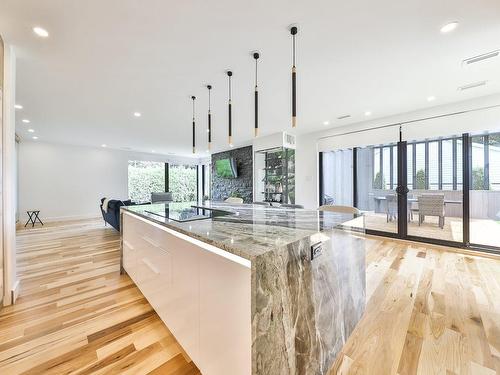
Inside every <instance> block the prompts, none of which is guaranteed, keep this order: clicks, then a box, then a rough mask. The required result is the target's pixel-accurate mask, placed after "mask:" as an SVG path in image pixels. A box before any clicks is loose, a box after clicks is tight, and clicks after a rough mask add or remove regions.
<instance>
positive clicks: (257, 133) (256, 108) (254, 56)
mask: <svg viewBox="0 0 500 375" xmlns="http://www.w3.org/2000/svg"><path fill="white" fill-rule="evenodd" d="M259 57H260V55H259V53H258V52H254V54H253V58H254V59H255V100H254V101H255V114H254V116H255V126H254V131H255V134H254V135H255V136H256V137H258V136H259V88H258V85H257V61H258V60H259Z"/></svg>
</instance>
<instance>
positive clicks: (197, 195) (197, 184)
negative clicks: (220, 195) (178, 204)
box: [196, 165, 200, 202]
mask: <svg viewBox="0 0 500 375" xmlns="http://www.w3.org/2000/svg"><path fill="white" fill-rule="evenodd" d="M199 200H200V166H199V165H196V202H199Z"/></svg>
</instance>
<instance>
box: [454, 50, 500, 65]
mask: <svg viewBox="0 0 500 375" xmlns="http://www.w3.org/2000/svg"><path fill="white" fill-rule="evenodd" d="M499 54H500V50H496V51H491V52H488V53H483V54H482V55H478V56H474V57H470V58H468V59H465V60H464V61H462V65H470V64H475V63H478V62H481V61H484V60H488V59H492V58H494V57H498V55H499Z"/></svg>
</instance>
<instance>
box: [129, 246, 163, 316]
mask: <svg viewBox="0 0 500 375" xmlns="http://www.w3.org/2000/svg"><path fill="white" fill-rule="evenodd" d="M137 277H138V281H137V285H138V286H139V288H140V289H141V292H142V293H143V294H144V296H145V297H146V298H147V300H148V301H149V303H150V304H151V306H153V308H154V309H155V310H156V312H157V313H158V314H160V311H163V310H165V308H166V306H167V305H168V303H169V302H170V299H169V297H170V289H171V284H172V256H171V254H170V252H168V251H166V250H165V249H162V248H161V247H160V246H153V245H150V244H147V242H146V244H145V246H144V248H143V251H142V252H141V254H140V256H139V257H138V258H137Z"/></svg>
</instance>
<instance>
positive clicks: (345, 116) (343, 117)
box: [337, 115, 351, 120]
mask: <svg viewBox="0 0 500 375" xmlns="http://www.w3.org/2000/svg"><path fill="white" fill-rule="evenodd" d="M349 117H351V115H344V116H340V117H337V120H344V119H346V118H349Z"/></svg>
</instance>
